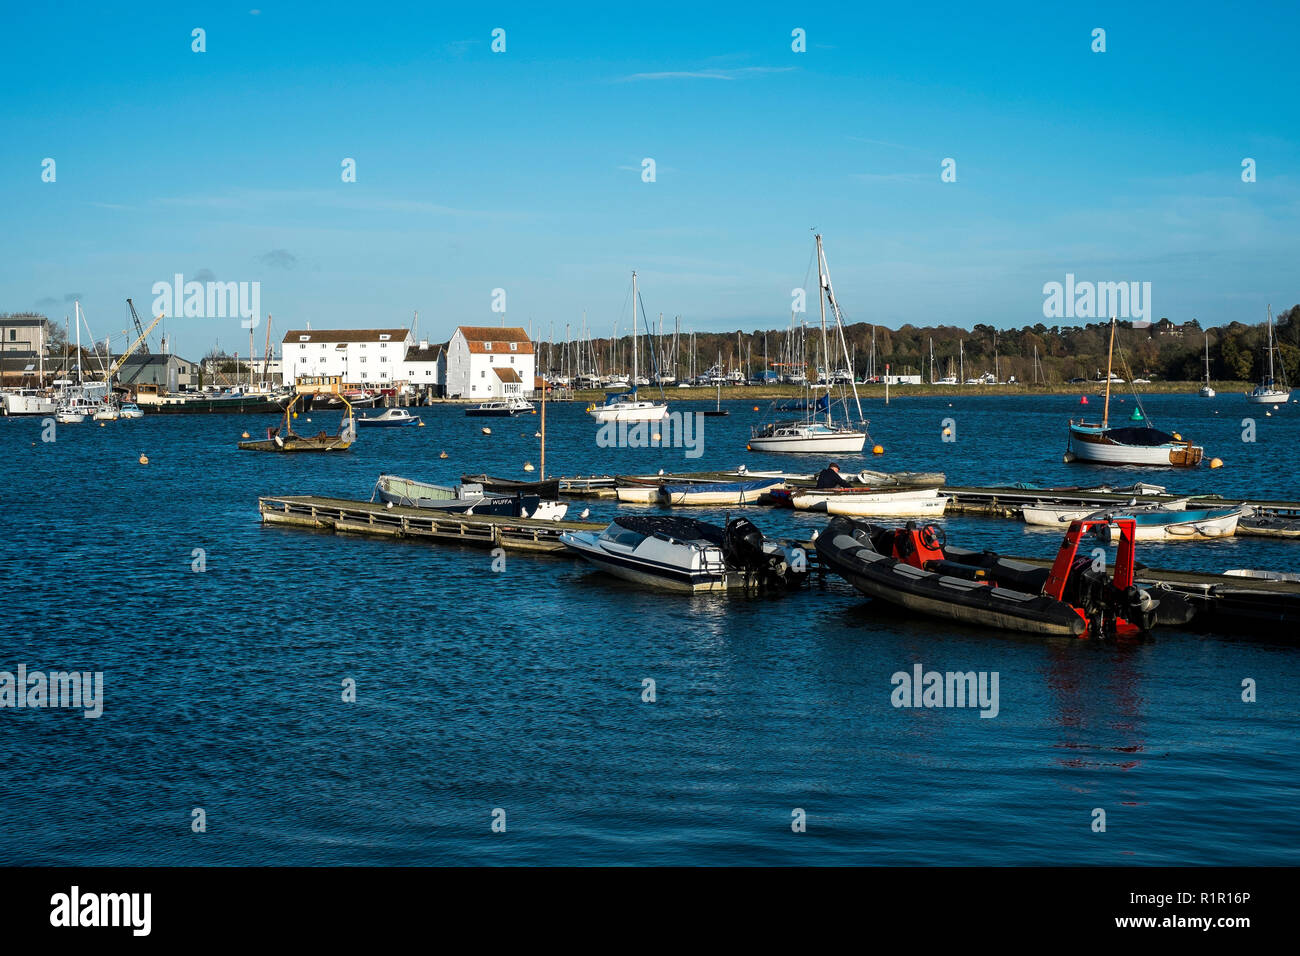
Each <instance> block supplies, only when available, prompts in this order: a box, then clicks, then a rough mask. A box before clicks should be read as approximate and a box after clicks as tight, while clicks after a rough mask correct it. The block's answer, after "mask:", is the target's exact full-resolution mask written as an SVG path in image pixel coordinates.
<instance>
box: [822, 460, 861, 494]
mask: <svg viewBox="0 0 1300 956" xmlns="http://www.w3.org/2000/svg"><path fill="white" fill-rule="evenodd" d="M852 486H853V482H851V481H845V480H844V479H843V478H842V477H841V476H840V466H839V465H837V464H835V462H831V463H830V464H829V465H827V466H826V467H825V468H823V469H822V470H821V471H819V472H817V487H818V488H819V489H821V488H851V487H852Z"/></svg>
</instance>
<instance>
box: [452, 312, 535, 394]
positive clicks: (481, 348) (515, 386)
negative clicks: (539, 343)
mask: <svg viewBox="0 0 1300 956" xmlns="http://www.w3.org/2000/svg"><path fill="white" fill-rule="evenodd" d="M445 371H446V375H445V377H444V379H443V381H444V387H443V394H444V395H446V396H447V397H448V398H472V399H475V400H478V401H489V400H492V399H505V398H528V397H530V396H531V395H532V394H533V382H534V378H535V376H536V372H537V357H536V355H534V353H533V343H532V341H531V340H530V339H529V338H528V333H527V332H525V331H524V330H523V329H520V328H513V329H508V328H497V327H493V326H481V325H462V326H459V327H458V328H457V329H456V331H455V332H453V333H452V335H451V341H449V342H448V343H447V350H446V359H445Z"/></svg>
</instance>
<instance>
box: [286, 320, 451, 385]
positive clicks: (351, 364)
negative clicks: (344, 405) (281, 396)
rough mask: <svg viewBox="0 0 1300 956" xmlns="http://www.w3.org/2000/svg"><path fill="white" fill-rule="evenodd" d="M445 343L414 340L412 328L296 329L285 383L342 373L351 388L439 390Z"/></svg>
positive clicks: (292, 333) (289, 340)
mask: <svg viewBox="0 0 1300 956" xmlns="http://www.w3.org/2000/svg"><path fill="white" fill-rule="evenodd" d="M442 355H443V349H442V348H441V346H430V345H429V343H428V342H418V343H417V342H414V341H412V339H411V333H410V331H409V330H407V329H301V330H299V329H295V330H292V331H289V332H286V333H285V335H284V339H283V341H282V342H281V359H280V361H281V367H282V368H283V371H284V382H285V384H286V385H292V384H293V383H294V382H295V381H297V379H298V378H299V377H300V376H304V375H338V376H340V377H341V378H342V379H343V384H344V385H345V386H347V387H351V388H399V387H401V386H405V385H411V386H415V387H416V388H430V389H437V388H438V387H439V385H441V383H442Z"/></svg>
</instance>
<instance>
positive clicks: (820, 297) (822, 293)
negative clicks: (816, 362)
mask: <svg viewBox="0 0 1300 956" xmlns="http://www.w3.org/2000/svg"><path fill="white" fill-rule="evenodd" d="M827 281H828V280H827V278H826V271H825V266H823V265H822V237H821V236H820V235H819V236H818V237H817V284H818V285H819V286H820V288H819V289H818V290H817V304H818V305H819V306H821V313H822V361H823V362H825V363H826V365H827V369H826V372H827V377H828V381H827V383H826V424H827V425H830V424H832V422H831V401H830V395H831V390H830V381H829V376H830V368H829V366H830V355H831V353H830V347H829V346H828V345H827V344H826V286H827ZM817 380H818V383H819V384H820V382H821V376H820V375H819V376H818V377H817Z"/></svg>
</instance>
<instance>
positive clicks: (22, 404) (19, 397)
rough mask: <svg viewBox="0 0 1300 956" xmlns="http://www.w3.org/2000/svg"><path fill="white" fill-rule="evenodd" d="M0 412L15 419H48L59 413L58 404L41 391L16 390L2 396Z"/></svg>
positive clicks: (31, 389) (33, 389) (0, 397)
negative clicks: (35, 417)
mask: <svg viewBox="0 0 1300 956" xmlns="http://www.w3.org/2000/svg"><path fill="white" fill-rule="evenodd" d="M0 411H3V412H4V414H6V415H12V416H14V417H21V416H39V417H44V418H48V417H50V416H51V415H53V414H54V413H55V412H57V411H58V403H57V402H55V400H54V399H53V398H51V397H50V396H49V395H48V394H46V393H44V392H42V391H40V390H39V389H35V388H15V389H12V390H10V391H7V392H4V393H3V395H0Z"/></svg>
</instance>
